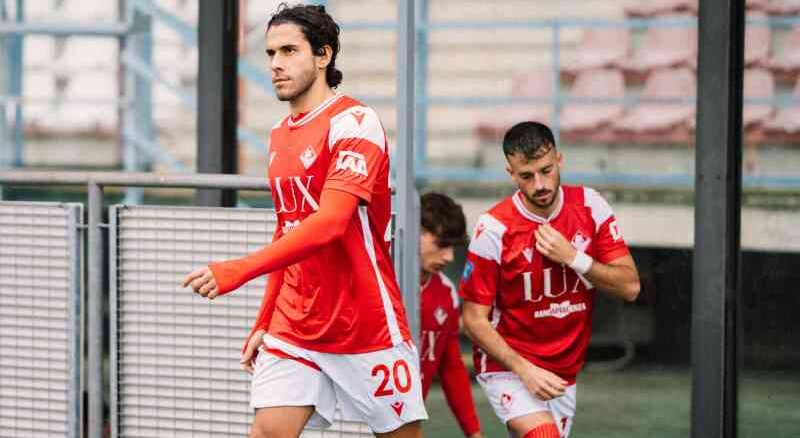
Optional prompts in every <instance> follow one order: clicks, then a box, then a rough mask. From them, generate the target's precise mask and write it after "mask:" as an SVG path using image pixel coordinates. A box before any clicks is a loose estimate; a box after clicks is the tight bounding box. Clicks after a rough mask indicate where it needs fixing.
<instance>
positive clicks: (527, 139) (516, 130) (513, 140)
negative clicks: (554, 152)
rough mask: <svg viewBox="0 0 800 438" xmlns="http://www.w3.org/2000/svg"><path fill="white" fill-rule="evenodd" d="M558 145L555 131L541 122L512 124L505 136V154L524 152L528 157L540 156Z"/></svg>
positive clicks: (530, 158) (529, 158)
mask: <svg viewBox="0 0 800 438" xmlns="http://www.w3.org/2000/svg"><path fill="white" fill-rule="evenodd" d="M555 147H556V140H555V138H554V137H553V132H552V131H551V130H550V128H548V127H547V125H544V124H542V123H539V122H521V123H517V124H516V125H514V126H512V127H511V129H509V130H508V132H506V135H505V136H504V137H503V154H505V156H507V157H508V156H510V155H514V154H522V155H523V156H524V157H525V158H526V159H528V160H532V159H536V158H540V157H541V156H543V155H544V154H546V153H548V152H550V149H553V148H555Z"/></svg>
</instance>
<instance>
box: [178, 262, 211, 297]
mask: <svg viewBox="0 0 800 438" xmlns="http://www.w3.org/2000/svg"><path fill="white" fill-rule="evenodd" d="M186 286H192V290H194V292H195V293H197V294H199V295H201V296H204V297H207V298H208V299H210V300H213V299H214V298H216V297H217V295H219V288H218V287H217V280H216V279H215V278H214V273H213V272H211V269H209V267H208V266H203V267H202V268H199V269H196V270H194V271H192V273H191V274H189V275H187V276H186V278H184V279H183V282H181V287H186Z"/></svg>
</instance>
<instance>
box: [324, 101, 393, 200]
mask: <svg viewBox="0 0 800 438" xmlns="http://www.w3.org/2000/svg"><path fill="white" fill-rule="evenodd" d="M328 144H329V145H330V148H331V157H332V158H331V163H330V167H329V168H328V173H327V175H326V176H325V186H324V188H327V189H336V190H342V191H345V192H348V193H352V194H354V195H356V196H358V197H359V198H360V199H361V200H363V201H364V202H367V203H369V202H370V200H371V199H372V193H373V188H374V186H375V179H376V178H377V176H378V175H379V174H381V173H382V172H381V169H383V168H384V166H385V165H386V164H387V163H388V156H387V155H386V134H385V133H384V131H383V126H381V123H380V120H379V119H378V115H377V114H376V113H375V111H373V110H372V109H371V108H369V107H364V106H354V107H352V108H349V109H347V110H345V111H343V112H342V113H340V114H337V115H336V116H335V117H334V118H333V119H331V128H330V134H329V137H328Z"/></svg>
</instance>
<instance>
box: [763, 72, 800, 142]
mask: <svg viewBox="0 0 800 438" xmlns="http://www.w3.org/2000/svg"><path fill="white" fill-rule="evenodd" d="M792 97H793V98H794V99H797V100H800V79H798V80H797V83H796V84H795V86H794V91H793V92H792ZM764 129H765V131H767V132H768V133H771V134H773V135H775V136H777V137H780V139H781V140H783V141H786V142H792V143H798V142H800V104H799V103H794V104H793V105H790V106H787V107H784V108H781V109H779V110H778V112H777V113H776V114H775V117H773V118H772V119H770V120H768V121H767V122H766V123H765V124H764Z"/></svg>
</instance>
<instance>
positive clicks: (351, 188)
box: [322, 180, 372, 203]
mask: <svg viewBox="0 0 800 438" xmlns="http://www.w3.org/2000/svg"><path fill="white" fill-rule="evenodd" d="M322 190H338V191H340V192H346V193H350V194H351V195H355V196H357V197H358V198H359V199H361V200H362V201H364V202H366V203H369V202H370V201H372V192H370V191H369V190H367V189H365V188H364V187H361V186H358V185H355V184H350V183H347V182H344V181H335V180H334V181H331V180H328V181H327V182H326V183H325V186H324V187H323V188H322Z"/></svg>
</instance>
